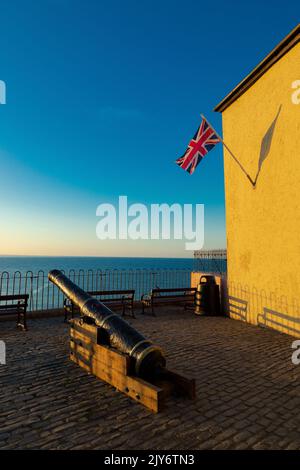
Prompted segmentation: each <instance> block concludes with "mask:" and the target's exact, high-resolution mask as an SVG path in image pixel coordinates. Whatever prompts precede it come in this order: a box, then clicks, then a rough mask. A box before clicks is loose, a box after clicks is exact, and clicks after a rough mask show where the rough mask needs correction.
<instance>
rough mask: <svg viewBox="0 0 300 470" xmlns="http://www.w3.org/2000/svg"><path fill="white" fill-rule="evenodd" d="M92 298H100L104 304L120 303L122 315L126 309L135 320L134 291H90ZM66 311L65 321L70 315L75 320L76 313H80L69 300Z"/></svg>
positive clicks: (65, 307)
mask: <svg viewBox="0 0 300 470" xmlns="http://www.w3.org/2000/svg"><path fill="white" fill-rule="evenodd" d="M87 293H88V294H89V295H91V296H92V297H95V298H97V297H99V299H98V300H100V302H102V303H104V304H106V305H107V304H114V303H118V304H121V306H122V315H123V316H124V315H125V311H126V309H129V310H130V311H131V315H132V317H133V318H135V316H134V310H133V302H134V293H135V291H134V290H132V289H122V290H99V291H88V292H87ZM64 311H65V321H67V319H68V314H70V315H71V318H74V313H75V312H79V309H78V308H77V307H76V306H75V305H74V304H73V302H72V301H71V300H69V299H65V300H64Z"/></svg>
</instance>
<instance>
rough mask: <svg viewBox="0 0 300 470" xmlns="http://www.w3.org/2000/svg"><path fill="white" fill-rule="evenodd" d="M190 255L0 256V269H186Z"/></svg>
mask: <svg viewBox="0 0 300 470" xmlns="http://www.w3.org/2000/svg"><path fill="white" fill-rule="evenodd" d="M193 266H194V260H193V258H109V257H90V256H87V257H83V256H77V257H76V256H59V257H54V256H1V257H0V273H1V272H3V271H6V272H8V273H10V274H12V273H14V272H15V271H19V272H21V273H22V274H24V273H26V272H27V271H32V272H33V273H37V272H38V271H40V270H42V271H44V272H48V271H50V270H51V269H60V270H64V271H65V272H68V271H70V270H75V271H78V270H79V269H82V270H84V271H87V270H93V271H96V270H107V269H109V270H113V269H118V270H131V269H152V270H153V269H162V270H169V269H188V270H191V271H192V270H193Z"/></svg>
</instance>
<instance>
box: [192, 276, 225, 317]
mask: <svg viewBox="0 0 300 470" xmlns="http://www.w3.org/2000/svg"><path fill="white" fill-rule="evenodd" d="M220 312H221V308H220V291H219V286H218V285H217V284H216V280H215V277H214V276H211V275H205V276H201V278H200V282H199V284H198V286H197V291H196V295H195V314H196V315H208V316H215V315H220Z"/></svg>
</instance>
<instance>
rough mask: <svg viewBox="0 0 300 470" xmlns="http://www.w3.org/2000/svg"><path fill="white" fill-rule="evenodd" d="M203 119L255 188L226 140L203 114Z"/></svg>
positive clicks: (253, 182)
mask: <svg viewBox="0 0 300 470" xmlns="http://www.w3.org/2000/svg"><path fill="white" fill-rule="evenodd" d="M201 117H202V119H205V121H206V122H207V124H208V125H209V127H211V128H212V129H213V130H214V132H215V134H216V136H217V137H218V138H219V139H220V141H221V142H222V144H223V145H224V147H225V148H226V150H227V151H228V152H229V154H230V155H231V157H232V158H233V159H234V161H235V162H236V163H237V164H238V165H239V167H240V169H241V170H242V172H243V173H245V175H246V176H247V178H248V180H249V181H250V183H251V184H252V186H253V187H255V181H253V179H252V178H251V176H250V175H248V173H247V171H246V170H245V168H244V167H243V165H242V164H241V163H240V162H239V161H238V159H237V158H236V156H235V155H234V154H233V153H232V151H231V150H230V148H229V147H228V146H227V145H226V144H225V142H224V140H223V139H222V137H221V136H220V135H219V134H218V132H217V131H216V130H215V128H214V127H213V126H212V125H211V124H210V122H209V121H208V120H207V119H206V117H205V116H203V114H201Z"/></svg>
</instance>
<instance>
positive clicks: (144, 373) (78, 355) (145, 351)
mask: <svg viewBox="0 0 300 470" xmlns="http://www.w3.org/2000/svg"><path fill="white" fill-rule="evenodd" d="M48 278H49V280H50V281H51V282H52V283H53V284H55V285H56V286H57V287H58V288H59V289H60V290H61V291H62V292H63V293H64V295H65V296H66V297H67V298H68V299H69V300H71V302H72V303H73V304H74V305H75V306H76V307H78V308H79V310H80V313H81V319H80V320H78V319H74V320H73V321H72V322H71V329H70V336H71V337H70V359H71V360H72V361H73V362H75V363H76V364H77V365H79V366H81V367H82V368H83V369H85V370H86V371H88V372H89V373H92V374H93V375H95V376H96V377H97V378H99V379H101V380H104V381H105V382H107V383H109V384H110V385H113V386H114V387H115V388H117V389H118V390H120V391H121V392H123V393H125V394H126V395H128V396H129V397H131V398H133V399H134V400H136V401H139V402H140V403H142V404H143V405H144V406H146V407H147V408H149V409H150V410H152V411H154V412H158V411H160V410H161V409H162V408H163V406H164V400H165V398H166V397H167V396H168V395H170V394H171V393H174V392H175V393H176V394H178V395H183V396H188V397H189V398H191V399H193V398H195V380H194V379H189V378H187V377H184V376H183V375H182V374H178V373H176V372H173V371H170V370H168V369H167V368H166V359H165V356H164V353H163V351H162V349H161V348H160V347H159V346H157V345H155V344H153V343H152V341H150V340H149V339H146V338H145V337H144V336H143V335H142V334H141V333H139V332H138V331H137V330H136V329H135V328H133V326H132V325H130V324H129V323H128V322H127V321H125V320H124V319H123V318H122V317H121V316H119V315H118V314H116V313H115V312H113V311H112V310H110V309H109V308H108V307H107V306H106V305H104V304H103V303H102V302H101V301H99V300H97V299H95V298H93V297H91V296H90V295H89V294H88V293H87V292H85V291H84V290H83V289H81V288H80V287H79V286H77V285H76V284H74V282H72V281H71V280H70V279H69V278H68V277H67V276H65V275H64V274H63V273H62V272H61V271H59V270H56V269H55V270H52V271H50V272H49V274H48Z"/></svg>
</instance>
